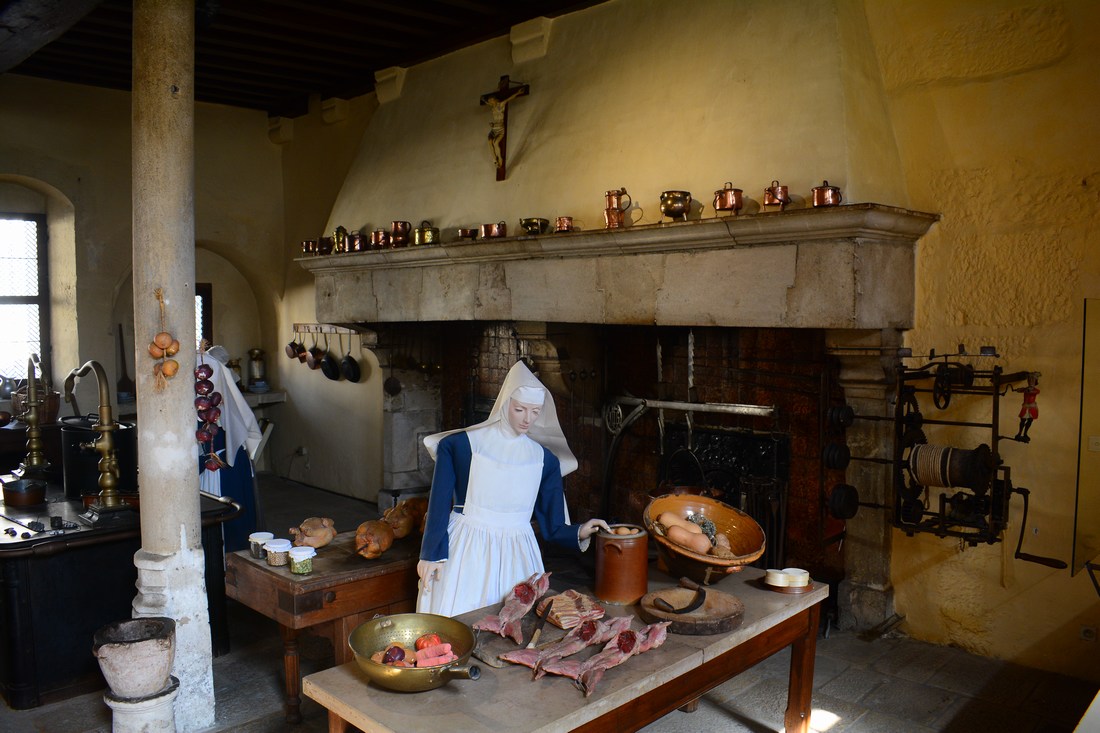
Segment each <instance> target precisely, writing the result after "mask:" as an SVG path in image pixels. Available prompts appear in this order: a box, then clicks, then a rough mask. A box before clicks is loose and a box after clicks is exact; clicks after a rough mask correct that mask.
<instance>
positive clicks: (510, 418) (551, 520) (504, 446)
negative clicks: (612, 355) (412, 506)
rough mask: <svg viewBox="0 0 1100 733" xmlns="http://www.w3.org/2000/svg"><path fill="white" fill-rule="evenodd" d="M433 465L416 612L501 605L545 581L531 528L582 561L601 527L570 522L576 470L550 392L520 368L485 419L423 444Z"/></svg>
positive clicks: (600, 522) (444, 612) (597, 521)
mask: <svg viewBox="0 0 1100 733" xmlns="http://www.w3.org/2000/svg"><path fill="white" fill-rule="evenodd" d="M424 445H425V447H426V448H427V449H428V453H429V454H431V456H432V458H434V459H435V461H436V467H435V474H434V476H433V477H432V488H431V493H430V494H429V497H428V514H427V523H426V525H425V530H424V540H423V544H422V545H421V549H420V562H419V563H418V564H417V572H418V574H419V575H420V592H419V595H418V597H417V602H416V610H417V612H419V613H436V614H440V615H443V616H457V615H459V614H461V613H465V612H466V611H471V610H474V609H476V608H481V607H483V606H488V605H491V604H494V603H500V602H501V600H503V599H504V597H505V595H507V593H508V592H509V591H510V590H511V589H512V587H513V586H514V585H515V584H516V583H519V582H521V581H523V580H525V579H527V578H528V577H530V576H531V575H532V574H534V573H541V572H544V571H545V569H544V566H543V562H542V555H541V553H540V551H539V547H538V542H537V541H536V539H535V533H534V531H533V530H532V528H531V518H532V515H533V516H534V518H535V519H536V520H537V521H538V524H539V529H540V531H541V533H542V536H543V537H544V538H546V539H547V540H549V541H551V542H554V543H556V544H559V545H562V546H563V547H569V548H576V549H579V550H581V551H582V552H583V551H584V550H586V549H587V548H588V545H589V543H590V538H591V537H592V535H594V534H595V533H596V532H597V531H598V530H600V529H604V530H605V531H610V528H609V527H608V525H607V522H605V521H604V520H602V519H590V520H588V521H587V522H585V523H583V524H581V525H574V524H570V523H569V512H568V508H567V506H566V503H565V493H564V490H563V488H562V476H564V475H566V474H568V473H570V472H572V471H574V470H576V468H577V459H576V458H574V456H573V454H572V452H571V451H570V450H569V446H568V445H567V444H566V441H565V436H564V435H563V434H562V432H561V427H560V426H559V424H558V418H557V413H556V412H555V410H554V400H553V398H552V397H551V395H550V392H549V391H548V390H547V389H546V388H545V387H544V386H543V385H542V383H541V382H539V380H538V379H537V378H536V377H535V375H534V374H532V373H531V371H530V370H529V369H528V368H527V367H526V366H525V365H524V364H523V363H522V362H517V363H516V364H515V365H513V366H512V368H511V370H510V371H509V372H508V376H507V377H506V378H505V380H504V385H503V386H502V387H501V390H500V393H499V394H498V395H497V399H496V402H495V403H494V404H493V410H492V412H491V413H490V415H489V419H488V420H486V421H485V422H483V423H480V424H478V425H473V426H471V427H469V428H464V429H460V430H453V431H449V432H446V433H438V434H436V435H430V436H428V437H427V438H425V439H424Z"/></svg>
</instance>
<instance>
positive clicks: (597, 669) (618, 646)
mask: <svg viewBox="0 0 1100 733" xmlns="http://www.w3.org/2000/svg"><path fill="white" fill-rule="evenodd" d="M670 623H672V622H671V621H659V622H657V623H655V624H650V625H649V626H646V627H645V628H643V629H641V630H639V631H631V630H629V629H627V630H626V631H623V632H621V633H619V634H618V635H617V636H616V637H615V638H614V639H612V640H611V641H609V642H608V643H607V645H606V646H605V647H604V648H603V650H602V651H600V652H598V653H596V654H594V655H592V656H591V657H589V658H588V659H586V660H585V661H583V662H576V661H573V660H570V659H558V660H555V661H552V662H547V663H546V664H544V665H542V668H543V669H545V670H546V671H547V672H550V673H552V674H558V675H562V676H563V677H570V678H572V679H573V680H574V683H575V684H576V685H577V687H579V688H581V690H583V691H584V696H585V697H588V696H589V695H591V694H592V691H593V690H595V689H596V683H598V682H599V681H600V678H602V677H603V674H604V672H606V671H607V670H609V669H611V668H612V667H615V666H618V665H620V664H622V663H623V662H625V661H626V660H627V659H629V658H630V657H632V656H634V655H635V654H641V653H642V652H647V651H649V650H650V649H655V648H656V647H659V646H660V645H661V644H663V643H664V642H665V639H666V638H667V637H668V626H669V624H670Z"/></svg>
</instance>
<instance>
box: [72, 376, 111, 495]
mask: <svg viewBox="0 0 1100 733" xmlns="http://www.w3.org/2000/svg"><path fill="white" fill-rule="evenodd" d="M89 371H90V372H92V373H94V374H95V378H96V381H97V382H98V383H99V422H98V423H97V424H96V425H94V426H93V427H92V429H93V430H95V431H96V432H98V433H99V435H98V436H97V437H96V439H95V440H94V441H92V442H91V443H84V444H81V446H80V447H81V448H88V447H91V448H94V449H95V451H96V452H97V453H99V502H98V504H99V505H100V506H102V507H106V508H117V507H122V506H125V502H123V501H122V499H121V498H119V495H118V479H119V475H120V471H119V466H118V451H117V450H115V438H114V432H115V430H117V429H118V423H117V422H115V419H114V415H113V411H112V410H111V394H110V391H109V389H108V384H107V374H106V372H104V371H103V367H102V366H101V365H100V363H99V362H97V361H86V362H84V365H83V366H81V367H80V368H78V369H74V370H72V371H71V372H69V376H67V377H65V401H66V402H71V403H72V405H73V409H74V410H77V409H78V408H77V406H76V398H75V396H74V395H73V386H74V384H75V382H76V378H77V377H82V376H84V375H85V374H87V373H88V372H89Z"/></svg>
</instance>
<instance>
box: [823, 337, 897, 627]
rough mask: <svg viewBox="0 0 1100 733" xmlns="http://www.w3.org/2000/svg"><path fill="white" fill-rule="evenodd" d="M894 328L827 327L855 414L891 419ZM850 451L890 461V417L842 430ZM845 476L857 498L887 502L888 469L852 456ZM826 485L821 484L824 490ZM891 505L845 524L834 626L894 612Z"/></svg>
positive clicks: (866, 623) (869, 621)
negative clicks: (856, 329)
mask: <svg viewBox="0 0 1100 733" xmlns="http://www.w3.org/2000/svg"><path fill="white" fill-rule="evenodd" d="M900 339H901V335H900V333H899V332H898V331H894V330H884V331H829V332H828V333H827V334H826V340H827V345H828V348H829V350H830V352H832V353H834V354H836V355H837V356H838V358H839V361H840V385H841V387H843V389H844V399H845V401H846V402H847V404H848V405H849V406H850V407H851V408H852V409H853V410H854V411H855V413H856V415H862V416H876V417H883V418H892V417H893V414H894V411H893V402H892V400H893V397H894V395H893V391H894V383H893V375H894V371H893V365H894V363H895V362H896V359H895V358H894V353H895V350H896V347H897V346H899V345H900V342H901V340H900ZM845 438H846V441H847V444H848V447H849V449H850V450H851V453H852V455H853V456H858V457H873V458H892V457H893V442H894V423H893V422H892V420H866V419H863V420H861V419H857V420H855V422H854V424H853V425H852V426H851V427H849V428H848V429H847V431H846V433H845ZM845 478H846V480H847V482H848V483H849V484H851V485H852V486H855V487H856V489H857V490H858V491H859V500H860V501H861V502H867V503H871V504H879V505H887V506H891V501H892V497H893V491H892V489H891V467H890V466H889V465H887V464H879V463H871V462H866V461H856V460H853V461H852V462H851V463H849V464H848V469H847V472H846V475H845ZM828 488H830V487H826V490H828ZM890 512H891V509H889V508H887V509H880V508H876V507H867V506H861V507H860V508H859V511H857V512H856V515H855V516H854V517H853V518H851V519H849V520H848V521H847V522H846V523H845V538H844V571H845V577H844V580H843V582H841V584H840V593H839V595H840V597H839V599H838V604H839V611H840V626H841V627H842V628H855V629H858V630H863V629H869V628H873V627H875V626H878V625H880V624H882V623H884V622H886V621H887V620H888V619H890V618H891V617H892V616H893V615H894V589H893V585H892V584H891V582H890V550H891V539H892V536H893V527H892V525H891V524H890V518H891V514H890Z"/></svg>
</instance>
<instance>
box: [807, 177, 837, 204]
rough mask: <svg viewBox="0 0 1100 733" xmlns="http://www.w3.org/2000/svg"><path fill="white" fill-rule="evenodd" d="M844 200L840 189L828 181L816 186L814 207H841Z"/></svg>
mask: <svg viewBox="0 0 1100 733" xmlns="http://www.w3.org/2000/svg"><path fill="white" fill-rule="evenodd" d="M843 200H844V197H843V196H841V195H840V188H839V187H837V186H830V185H829V182H828V181H822V182H821V185H820V186H814V206H840V202H841V201H843Z"/></svg>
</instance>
